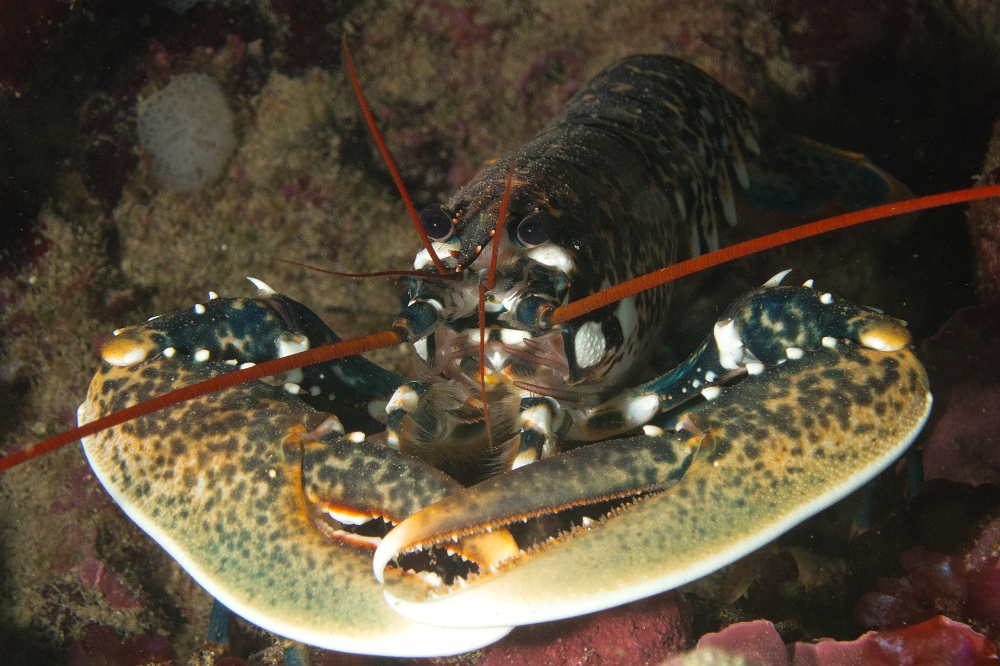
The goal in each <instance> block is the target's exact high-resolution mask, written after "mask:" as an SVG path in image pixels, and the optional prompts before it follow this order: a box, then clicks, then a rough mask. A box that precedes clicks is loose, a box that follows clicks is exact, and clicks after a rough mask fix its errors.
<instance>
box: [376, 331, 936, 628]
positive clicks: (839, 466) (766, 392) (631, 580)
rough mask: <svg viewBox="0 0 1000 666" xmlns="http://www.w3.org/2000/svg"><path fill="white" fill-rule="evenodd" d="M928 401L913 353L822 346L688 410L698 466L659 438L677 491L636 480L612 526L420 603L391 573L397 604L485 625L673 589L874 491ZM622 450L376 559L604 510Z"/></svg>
mask: <svg viewBox="0 0 1000 666" xmlns="http://www.w3.org/2000/svg"><path fill="white" fill-rule="evenodd" d="M930 404H931V396H930V393H929V391H928V385H927V377H926V375H925V373H924V370H923V368H922V367H921V365H920V364H919V362H918V361H917V360H916V358H915V357H914V356H913V354H912V353H910V352H909V351H897V352H892V353H884V352H879V351H874V350H869V349H865V348H863V347H860V346H858V345H854V344H850V343H847V342H843V343H841V344H838V345H837V346H836V348H832V349H831V348H828V347H821V348H820V349H818V350H816V351H814V352H811V353H810V354H808V355H805V356H804V357H802V358H801V359H799V360H797V361H795V362H793V363H785V364H783V365H780V366H778V367H776V368H772V369H769V370H768V371H767V373H766V374H764V375H762V376H760V377H755V378H752V379H750V380H748V381H744V382H743V383H741V384H739V385H737V386H735V387H733V388H731V389H729V390H727V391H725V392H723V393H722V395H720V396H719V397H718V398H716V399H715V400H714V401H711V402H706V403H704V404H702V405H700V406H699V407H697V408H696V409H694V410H692V420H691V422H692V423H696V424H697V430H698V432H700V433H702V434H701V436H700V437H698V438H696V439H695V440H694V441H697V442H698V444H699V446H698V447H697V448H698V451H697V454H696V455H692V454H693V451H689V449H690V448H691V443H690V442H689V441H688V440H687V439H686V437H687V436H688V435H681V434H679V433H673V434H671V435H667V436H664V437H663V438H650V439H660V440H661V441H667V442H669V443H670V444H669V446H670V447H671V449H672V450H673V451H674V454H675V456H676V457H677V461H678V462H677V466H676V467H675V469H674V473H675V474H677V475H679V476H680V477H682V478H679V479H674V481H675V482H674V483H669V482H668V483H662V482H660V481H657V480H656V479H653V483H652V485H651V486H650V487H649V489H648V491H647V490H646V486H644V485H643V484H642V483H635V479H636V478H641V477H642V476H643V475H642V474H641V473H639V474H631V476H633V479H632V484H634V485H632V486H631V491H630V492H631V493H632V495H631V496H627V497H626V501H625V502H624V503H623V504H622V505H621V506H618V507H615V508H613V509H612V510H611V511H610V514H611V515H610V516H609V515H606V514H605V515H604V516H603V518H600V519H598V520H594V519H590V520H589V521H581V523H580V524H578V525H576V526H574V527H573V528H572V529H569V530H568V531H566V532H564V533H562V534H558V535H554V536H553V537H552V538H551V539H546V540H544V542H542V543H540V544H539V545H537V546H536V547H533V548H530V549H528V550H527V551H525V552H523V553H519V554H518V555H517V556H515V557H512V558H508V559H506V560H502V561H500V562H498V563H497V564H496V565H495V566H494V567H493V569H492V570H491V571H487V572H482V571H480V572H479V573H478V575H477V576H475V577H472V578H470V579H469V580H468V581H467V584H465V585H452V586H449V587H448V588H447V589H441V588H438V589H434V590H432V591H429V592H425V593H423V594H422V595H421V594H420V593H419V592H417V591H415V590H414V588H413V587H411V586H401V587H400V588H398V589H397V587H396V586H394V585H393V577H391V576H390V575H389V571H390V569H388V568H387V569H386V572H385V574H384V576H385V580H386V597H387V599H389V602H390V603H391V604H392V606H393V608H394V609H395V610H396V611H397V612H399V613H401V614H403V615H405V616H407V617H410V618H412V619H415V620H418V621H420V622H428V623H433V624H441V625H446V626H455V627H488V626H496V625H502V624H508V623H511V624H512V623H517V624H525V623H532V622H542V621H548V620H553V619H558V618H565V617H571V616H574V615H580V614H584V613H590V612H594V611H597V610H601V609H604V608H609V607H611V606H616V605H619V604H622V603H627V602H629V601H634V600H636V599H641V598H644V597H647V596H650V595H652V594H655V593H658V592H661V591H664V590H668V589H671V588H674V587H677V586H678V585H682V584H684V583H686V582H689V581H691V580H693V579H695V578H698V577H701V576H703V575H706V574H708V573H710V572H712V571H715V570H716V569H718V568H720V567H722V566H725V565H726V564H728V563H730V562H733V561H734V560H736V559H738V558H740V557H742V556H744V555H746V554H747V553H749V552H752V551H753V550H755V549H757V548H759V547H761V546H763V545H764V544H766V543H767V542H769V541H771V540H773V539H774V538H776V537H777V536H779V535H780V534H782V533H783V532H784V531H786V530H788V529H789V528H791V527H792V526H794V525H796V524H798V523H799V522H801V521H802V520H804V519H805V518H807V517H809V516H811V515H813V514H814V513H816V512H818V511H820V510H821V509H823V508H824V507H827V506H829V505H830V504H831V503H833V502H834V501H836V500H838V499H840V498H842V497H843V496H845V495H847V494H848V493H850V492H852V491H853V490H855V489H857V488H858V487H859V486H861V485H862V484H864V483H865V482H867V481H868V480H870V479H871V478H872V477H874V476H875V475H876V474H878V473H879V472H880V471H882V470H883V469H885V468H886V467H887V466H888V465H890V464H891V463H892V461H894V460H895V459H896V458H897V457H898V456H899V455H900V454H901V453H902V452H903V451H904V450H905V449H906V448H907V447H908V446H909V444H910V442H911V441H912V440H913V438H914V437H915V436H916V434H917V433H918V432H919V431H920V428H921V427H922V425H923V423H924V421H925V419H926V417H927V414H928V412H929V410H930ZM643 442H646V443H648V440H645V439H644V438H640V442H639V444H640V445H642V444H643ZM616 450H617V449H615V448H613V445H611V444H598V445H595V446H590V447H585V448H582V449H577V450H575V451H572V452H571V453H570V455H573V456H574V457H576V458H577V460H576V461H574V467H575V476H574V474H573V473H570V474H569V478H570V479H571V480H570V481H569V484H570V486H571V487H570V488H567V489H562V488H561V486H562V483H563V479H564V478H566V477H565V476H563V477H552V476H550V474H549V472H550V471H551V470H549V469H547V467H546V463H548V465H550V466H551V465H557V464H558V462H557V461H559V460H560V459H562V458H566V457H567V456H565V455H564V456H560V457H557V458H553V459H551V460H550V461H541V462H538V463H535V464H533V465H529V466H527V467H525V468H522V469H519V470H517V471H516V472H514V473H513V474H509V475H505V476H503V477H501V478H500V479H498V480H496V481H495V482H486V483H483V484H479V485H477V486H474V487H472V488H469V489H467V490H464V491H461V492H459V493H456V494H454V495H452V496H450V497H448V498H447V499H446V500H444V501H443V502H441V503H439V504H438V505H434V506H432V507H429V508H428V509H426V510H424V511H421V512H418V513H417V514H415V515H413V516H412V517H411V518H409V519H407V520H406V521H404V522H403V523H401V524H400V526H399V527H398V528H397V530H398V531H399V532H398V534H397V532H396V530H394V531H393V532H392V533H390V535H389V536H388V537H387V538H386V539H385V540H384V541H383V542H382V544H381V546H380V547H379V550H378V551H377V552H376V558H377V559H378V561H379V565H378V566H383V565H384V563H386V562H389V561H391V560H392V558H393V557H398V554H399V553H401V552H405V551H406V550H407V549H409V548H413V547H416V546H419V545H423V544H428V543H436V542H438V541H441V540H444V539H447V538H448V536H449V535H455V534H464V533H466V532H469V531H478V530H482V529H483V528H484V526H489V525H494V524H496V523H498V522H500V523H506V522H510V521H511V520H512V519H515V518H516V517H519V516H525V515H534V514H535V513H540V512H552V511H558V510H559V508H560V506H561V502H562V501H563V499H565V500H566V501H568V502H569V501H576V500H569V498H580V497H585V498H586V497H589V498H590V501H594V500H598V501H600V500H602V499H603V498H604V495H602V494H601V493H602V492H604V491H600V492H594V491H592V490H591V491H588V490H586V488H593V487H599V486H600V485H601V483H602V482H601V480H600V477H601V476H603V475H605V474H610V475H612V476H615V475H622V474H624V472H623V469H622V468H619V467H617V466H616V465H613V464H608V463H610V462H612V458H613V455H612V452H613V451H616ZM685 452H687V453H685ZM588 459H589V462H588ZM684 461H687V462H688V463H689V464H690V467H687V465H686V464H685V462H684ZM625 469H628V466H626V468H625ZM638 469H641V468H638ZM633 471H634V470H633ZM562 473H563V474H566V470H562ZM626 476H628V474H626ZM667 476H668V477H669V473H668V474H667ZM669 480H670V479H669V478H668V481H669ZM578 481H586V483H584V484H583V485H584V488H583V489H581V488H576V487H573V484H574V483H576V482H578ZM607 485H608V487H609V488H613V487H615V486H616V482H614V481H612V482H609V483H608V484H607ZM536 490H537V491H540V492H541V491H544V492H543V494H542V495H541V496H540V499H538V498H536V497H534V496H532V495H531V494H530V493H531V492H534V491H536ZM508 503H509V504H508ZM457 506H460V507H461V508H460V509H457V510H456V507H457ZM595 506H602V507H604V506H606V505H604V504H600V503H599V504H597V505H595ZM444 507H449V509H448V510H445V509H444ZM484 507H485V508H484ZM512 531H513V530H512ZM515 536H516V535H515ZM522 550H523V549H522ZM582 572H587V573H586V574H584V573H582Z"/></svg>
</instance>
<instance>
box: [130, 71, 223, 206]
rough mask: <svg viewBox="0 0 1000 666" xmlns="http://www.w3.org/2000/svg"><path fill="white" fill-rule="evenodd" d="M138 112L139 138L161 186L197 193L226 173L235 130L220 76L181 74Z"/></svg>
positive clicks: (141, 104) (141, 105) (154, 176)
mask: <svg viewBox="0 0 1000 666" xmlns="http://www.w3.org/2000/svg"><path fill="white" fill-rule="evenodd" d="M138 112H139V141H140V144H141V146H142V148H143V150H145V151H146V152H147V153H149V156H150V157H151V158H152V172H153V178H155V179H156V181H157V182H158V183H159V184H160V185H162V186H163V187H165V188H167V189H169V190H174V191H177V192H194V191H195V190H197V189H199V188H200V187H202V186H203V185H207V184H210V183H211V182H213V181H215V180H216V179H218V178H219V176H221V175H222V171H223V169H225V167H226V163H227V162H229V158H230V156H232V154H233V150H234V149H235V148H236V134H235V132H234V131H233V112H232V111H231V110H230V109H229V106H228V105H227V104H226V98H225V96H224V95H223V93H222V88H221V87H220V86H219V83H218V81H216V80H215V79H214V78H212V77H211V76H208V75H207V74H178V75H177V76H175V77H173V78H172V79H171V80H170V83H169V84H167V86H166V87H165V88H163V89H162V90H159V91H157V92H155V93H153V94H152V95H150V96H149V97H148V98H146V99H145V100H141V101H140V102H139V109H138Z"/></svg>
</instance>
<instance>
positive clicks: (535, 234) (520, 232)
mask: <svg viewBox="0 0 1000 666" xmlns="http://www.w3.org/2000/svg"><path fill="white" fill-rule="evenodd" d="M555 230H556V221H555V218H553V217H552V216H551V215H549V214H548V213H547V212H545V211H544V210H536V211H535V212H534V213H529V214H528V216H527V217H525V218H524V219H523V220H521V223H520V224H519V225H517V239H518V240H519V241H521V244H522V245H526V246H527V247H535V246H536V245H541V244H542V243H545V242H547V241H549V240H550V239H551V238H552V234H553V233H555Z"/></svg>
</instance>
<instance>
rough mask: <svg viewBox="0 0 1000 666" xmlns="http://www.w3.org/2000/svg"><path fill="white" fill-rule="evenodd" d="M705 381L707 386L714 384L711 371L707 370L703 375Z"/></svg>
mask: <svg viewBox="0 0 1000 666" xmlns="http://www.w3.org/2000/svg"><path fill="white" fill-rule="evenodd" d="M705 381H706V382H708V383H709V384H711V383H712V382H714V381H715V373H714V372H712V371H711V370H709V371H708V372H706V373H705Z"/></svg>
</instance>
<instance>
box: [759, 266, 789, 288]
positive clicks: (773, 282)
mask: <svg viewBox="0 0 1000 666" xmlns="http://www.w3.org/2000/svg"><path fill="white" fill-rule="evenodd" d="M791 272H792V269H791V268H789V269H788V270H784V271H781V272H780V273H778V274H777V275H775V276H774V277H773V278H771V279H770V280H768V281H767V282H765V283H764V286H765V287H777V286H778V285H779V284H781V281H782V280H784V279H785V276H786V275H788V274H789V273H791Z"/></svg>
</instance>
